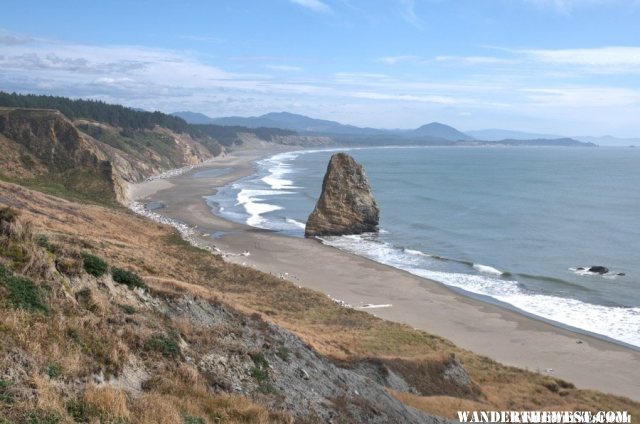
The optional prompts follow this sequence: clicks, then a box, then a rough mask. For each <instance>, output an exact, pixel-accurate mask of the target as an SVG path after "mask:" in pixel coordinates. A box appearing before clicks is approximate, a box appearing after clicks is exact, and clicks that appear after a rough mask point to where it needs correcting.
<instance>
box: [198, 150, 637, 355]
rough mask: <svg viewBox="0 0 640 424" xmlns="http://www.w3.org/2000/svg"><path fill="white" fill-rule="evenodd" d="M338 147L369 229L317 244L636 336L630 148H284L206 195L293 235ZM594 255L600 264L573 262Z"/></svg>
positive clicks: (222, 210) (549, 316) (233, 213)
mask: <svg viewBox="0 0 640 424" xmlns="http://www.w3.org/2000/svg"><path fill="white" fill-rule="evenodd" d="M336 151H348V153H349V154H350V155H352V156H353V157H354V158H355V159H356V161H358V162H359V163H360V164H362V165H363V166H364V168H365V171H366V173H367V176H368V178H369V182H370V183H371V186H372V190H373V192H374V195H375V197H376V199H377V201H378V205H379V207H380V211H381V213H380V232H379V233H378V234H364V235H358V236H343V237H327V238H326V239H324V240H323V242H324V243H325V244H328V245H331V246H334V247H336V248H338V249H342V250H346V251H349V252H352V253H355V254H358V255H361V256H364V257H367V258H370V259H372V260H374V261H377V262H380V263H383V264H387V265H390V266H393V267H396V268H399V269H402V270H405V271H408V272H411V273H413V274H415V275H418V276H421V277H425V278H428V279H432V280H435V281H439V282H441V283H443V284H445V285H447V286H450V287H452V288H453V289H454V290H456V291H459V292H462V293H464V294H467V295H470V296H473V297H479V298H481V299H484V300H485V301H489V302H496V303H499V304H502V305H506V306H508V307H510V308H513V309H515V310H518V311H522V312H524V313H526V314H529V315H533V316H535V317H539V318H542V319H545V320H550V321H553V322H555V323H558V324H561V325H563V326H569V327H573V328H575V329H578V330H584V331H587V332H591V333H595V334H598V335H601V336H605V337H608V338H610V339H613V340H615V341H619V342H623V343H626V344H629V345H633V346H636V347H640V149H632V148H580V147H578V148H560V147H554V148H534V147H518V148H513V147H511V148H509V147H393V148H384V147H380V148H358V149H336V150H315V151H313V150H312V151H309V150H307V151H298V152H288V153H281V154H278V155H275V156H273V157H270V158H267V159H264V160H261V161H259V162H257V171H256V174H255V175H252V176H250V177H247V178H244V179H242V180H239V181H236V182H234V183H232V184H230V185H229V186H226V187H224V188H222V189H220V190H219V191H218V192H217V193H216V194H215V195H213V196H211V197H210V198H208V202H209V204H210V206H211V208H212V211H213V213H215V214H218V215H221V216H223V217H225V218H228V219H231V220H234V221H237V222H243V223H247V224H249V225H251V226H255V227H259V228H265V229H271V230H275V231H279V232H282V233H284V234H287V235H289V236H292V237H303V236H304V222H305V221H306V218H307V217H308V215H309V213H311V211H312V210H313V207H314V205H315V202H316V200H317V198H318V196H319V194H320V190H321V186H322V179H323V176H324V173H325V171H326V166H327V163H328V161H329V158H330V156H331V154H333V153H335V152H336ZM594 265H599V266H605V267H607V268H608V269H609V272H608V273H606V274H603V275H600V274H596V273H590V272H588V271H585V270H583V269H580V268H588V267H590V266H594Z"/></svg>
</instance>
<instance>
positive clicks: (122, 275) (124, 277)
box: [111, 268, 146, 289]
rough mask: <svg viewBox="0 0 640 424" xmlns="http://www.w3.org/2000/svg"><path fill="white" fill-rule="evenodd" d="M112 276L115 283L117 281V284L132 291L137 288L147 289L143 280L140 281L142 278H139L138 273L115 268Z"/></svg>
mask: <svg viewBox="0 0 640 424" xmlns="http://www.w3.org/2000/svg"><path fill="white" fill-rule="evenodd" d="M111 276H112V277H113V281H115V282H116V283H119V284H124V285H125V286H127V287H129V288H131V289H133V288H136V287H141V288H145V287H146V286H145V284H144V283H143V282H142V279H140V277H138V275H137V274H136V273H134V272H131V271H127V270H126V269H122V268H113V269H112V270H111Z"/></svg>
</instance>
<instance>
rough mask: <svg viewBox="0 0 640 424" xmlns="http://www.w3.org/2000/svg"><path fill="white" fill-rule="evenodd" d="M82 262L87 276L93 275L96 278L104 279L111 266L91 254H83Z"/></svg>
mask: <svg viewBox="0 0 640 424" xmlns="http://www.w3.org/2000/svg"><path fill="white" fill-rule="evenodd" d="M82 261H83V266H84V270H85V271H86V272H87V274H91V275H93V276H94V277H102V276H103V275H104V273H105V272H107V268H108V267H109V265H108V264H107V263H106V262H105V261H104V260H103V259H102V258H99V257H98V256H95V255H92V254H90V253H83V254H82Z"/></svg>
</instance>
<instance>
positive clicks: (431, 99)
mask: <svg viewBox="0 0 640 424" xmlns="http://www.w3.org/2000/svg"><path fill="white" fill-rule="evenodd" d="M353 97H356V98H360V99H371V100H400V101H404V102H424V103H437V104H443V105H455V104H458V103H460V102H459V101H458V100H456V99H454V98H453V97H447V96H428V95H415V94H385V93H371V92H355V93H353Z"/></svg>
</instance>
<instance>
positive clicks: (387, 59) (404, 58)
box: [378, 55, 420, 65]
mask: <svg viewBox="0 0 640 424" xmlns="http://www.w3.org/2000/svg"><path fill="white" fill-rule="evenodd" d="M418 60H420V58H419V57H418V56H412V55H401V56H384V57H380V58H378V62H382V63H385V64H387V65H396V64H398V63H404V62H416V61H418Z"/></svg>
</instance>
